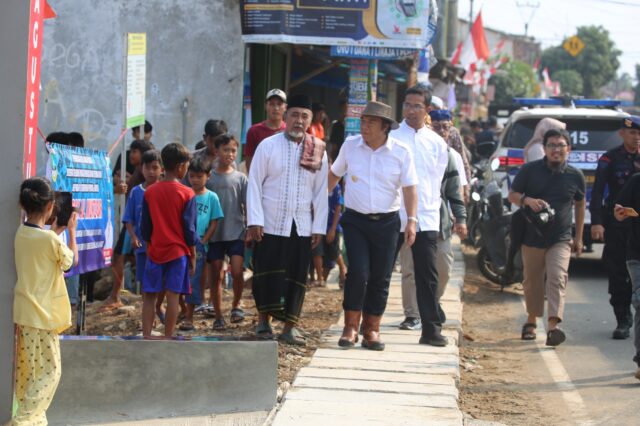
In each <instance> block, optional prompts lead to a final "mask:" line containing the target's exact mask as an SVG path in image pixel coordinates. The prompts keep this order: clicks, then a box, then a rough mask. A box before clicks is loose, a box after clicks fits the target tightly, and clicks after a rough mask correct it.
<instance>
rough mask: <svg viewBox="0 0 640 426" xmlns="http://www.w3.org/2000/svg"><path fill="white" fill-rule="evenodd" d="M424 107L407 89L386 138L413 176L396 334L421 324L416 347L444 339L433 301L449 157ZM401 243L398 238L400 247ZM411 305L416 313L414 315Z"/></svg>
mask: <svg viewBox="0 0 640 426" xmlns="http://www.w3.org/2000/svg"><path fill="white" fill-rule="evenodd" d="M430 104H431V93H429V92H428V91H426V90H424V89H422V88H420V87H412V88H410V89H408V90H407V91H406V93H405V97H404V103H403V104H402V115H403V117H404V120H403V121H402V123H400V127H399V128H398V129H397V130H394V131H393V132H391V136H392V137H395V138H397V139H399V140H401V141H402V142H404V143H405V144H406V145H407V146H408V147H409V148H410V149H411V151H412V154H413V158H414V160H415V163H416V172H417V175H418V187H417V190H418V213H417V218H418V224H417V225H418V229H417V233H416V242H415V243H414V244H413V245H412V246H411V247H408V246H407V245H402V247H401V248H400V264H401V267H402V289H403V292H402V296H403V297H402V300H403V305H404V306H403V307H404V308H405V315H406V318H405V320H404V321H403V322H402V324H401V328H403V329H419V328H420V320H422V337H421V338H420V343H424V344H430V345H434V346H445V345H446V344H447V339H446V338H444V337H443V336H442V334H441V329H442V323H443V322H444V321H445V318H444V312H443V311H442V308H441V307H440V304H439V302H438V298H437V292H438V270H437V266H436V252H437V244H438V231H439V230H440V204H441V199H440V188H441V184H442V179H443V177H444V171H445V169H446V168H447V164H448V162H449V154H448V152H447V143H446V142H445V141H444V139H442V138H441V137H440V136H438V135H437V134H436V133H435V132H434V131H433V130H431V129H429V128H428V127H427V126H426V125H425V119H426V117H427V113H428V112H429V110H430ZM400 217H401V219H403V220H402V225H403V227H402V229H401V232H403V231H404V229H405V228H404V226H406V223H407V215H406V213H405V212H403V211H402V210H401V211H400ZM402 241H403V236H402V235H401V236H400V243H402ZM409 301H411V302H413V303H408V302H409ZM414 301H415V302H414ZM416 304H417V308H418V312H415V307H416V306H415V305H416Z"/></svg>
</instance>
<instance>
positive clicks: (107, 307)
mask: <svg viewBox="0 0 640 426" xmlns="http://www.w3.org/2000/svg"><path fill="white" fill-rule="evenodd" d="M123 306H124V303H122V302H110V303H103V304H102V306H100V307H99V308H98V312H99V313H106V312H111V311H115V310H116V309H118V308H121V307H123Z"/></svg>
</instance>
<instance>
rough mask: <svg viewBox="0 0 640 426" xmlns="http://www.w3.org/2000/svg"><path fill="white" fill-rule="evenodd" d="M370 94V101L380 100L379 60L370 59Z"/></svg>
mask: <svg viewBox="0 0 640 426" xmlns="http://www.w3.org/2000/svg"><path fill="white" fill-rule="evenodd" d="M368 92H369V93H368V95H367V97H368V98H369V100H370V101H377V100H378V60H377V59H371V60H370V61H369V87H368Z"/></svg>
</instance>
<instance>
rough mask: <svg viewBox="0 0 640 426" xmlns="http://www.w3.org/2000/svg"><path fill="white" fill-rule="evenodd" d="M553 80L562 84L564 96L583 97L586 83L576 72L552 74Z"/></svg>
mask: <svg viewBox="0 0 640 426" xmlns="http://www.w3.org/2000/svg"><path fill="white" fill-rule="evenodd" d="M551 80H553V81H557V82H559V83H560V89H562V93H563V94H571V95H582V94H583V91H584V81H583V80H582V76H581V75H580V74H579V73H578V72H577V71H574V70H560V71H556V72H554V73H553V74H551Z"/></svg>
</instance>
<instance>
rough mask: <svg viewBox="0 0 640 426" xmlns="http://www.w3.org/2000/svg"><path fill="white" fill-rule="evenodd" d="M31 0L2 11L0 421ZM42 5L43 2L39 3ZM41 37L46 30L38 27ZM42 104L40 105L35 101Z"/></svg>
mask: <svg viewBox="0 0 640 426" xmlns="http://www.w3.org/2000/svg"><path fill="white" fill-rule="evenodd" d="M30 3H31V2H30V1H25V0H3V2H2V13H0V52H2V60H1V61H0V99H2V102H0V129H2V141H3V143H2V159H3V161H2V164H3V165H2V167H0V182H1V184H0V217H2V218H3V220H2V221H0V270H1V271H2V274H0V348H2V349H1V350H0V424H5V423H6V422H8V421H9V420H10V419H11V406H12V403H13V363H14V360H13V345H14V342H13V334H14V333H13V288H14V287H15V285H16V272H15V263H14V255H13V239H14V236H15V233H16V229H17V227H18V224H19V222H20V210H19V208H18V192H19V188H20V183H21V182H22V163H23V155H24V153H23V140H24V129H25V116H24V112H25V92H26V86H27V41H28V40H29V7H30ZM41 7H43V8H44V4H42V5H41ZM39 36H40V41H42V29H41V31H40V32H39ZM35 107H36V108H37V107H38V106H37V105H36V106H35Z"/></svg>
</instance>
